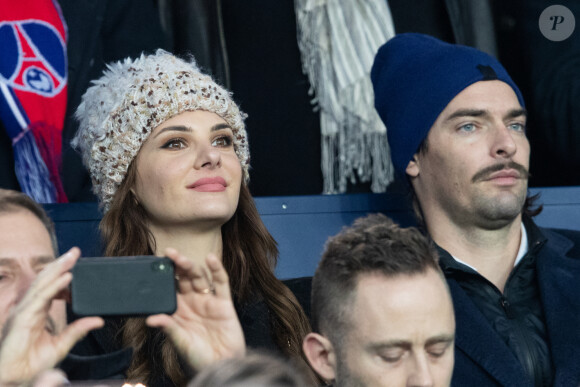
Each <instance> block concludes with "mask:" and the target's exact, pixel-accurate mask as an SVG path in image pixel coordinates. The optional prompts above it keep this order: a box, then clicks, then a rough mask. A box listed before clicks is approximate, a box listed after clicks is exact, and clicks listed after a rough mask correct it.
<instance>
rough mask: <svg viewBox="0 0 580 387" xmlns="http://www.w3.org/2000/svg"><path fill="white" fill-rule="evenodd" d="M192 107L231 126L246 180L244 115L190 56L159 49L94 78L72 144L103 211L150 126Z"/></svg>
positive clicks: (236, 150) (129, 60)
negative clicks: (89, 176) (189, 60)
mask: <svg viewBox="0 0 580 387" xmlns="http://www.w3.org/2000/svg"><path fill="white" fill-rule="evenodd" d="M195 110H205V111H208V112H213V113H216V114H217V115H219V116H220V117H221V118H223V119H224V120H225V121H226V122H227V123H228V125H230V127H231V129H232V131H233V134H234V149H235V152H236V155H237V156H238V159H239V160H240V163H241V165H242V170H243V174H244V180H245V181H246V182H248V180H249V173H248V169H249V163H250V152H249V146H248V141H247V134H246V129H245V126H244V119H245V114H244V113H242V112H240V110H239V109H238V106H237V105H236V104H235V102H234V101H233V100H232V98H231V95H230V93H229V92H228V91H226V90H225V89H224V88H223V87H221V86H219V85H218V84H217V83H215V82H214V81H213V79H212V78H211V77H210V76H208V75H205V74H202V73H201V72H200V70H199V68H198V67H197V65H196V63H195V61H194V60H192V61H191V62H186V61H184V60H181V59H179V58H176V57H175V56H173V55H171V54H169V53H167V52H165V51H163V50H158V51H157V52H156V53H155V54H154V55H144V54H143V55H141V57H140V58H137V59H135V60H131V59H130V58H127V59H125V60H123V61H120V62H117V63H113V64H110V65H108V66H107V70H105V72H104V74H103V76H102V77H101V78H99V79H98V80H96V81H93V85H92V86H91V87H90V88H89V89H88V90H87V92H86V93H85V94H84V95H83V97H82V103H81V104H80V106H79V108H78V109H77V111H76V114H75V116H76V118H77V119H78V120H79V123H80V126H79V129H78V132H77V134H76V135H75V138H74V139H73V141H72V146H73V147H74V148H77V149H79V150H80V151H81V153H82V157H83V163H84V164H85V166H86V167H87V169H88V170H89V173H90V175H91V178H92V181H93V192H94V193H95V194H96V195H97V197H98V198H99V201H100V205H101V207H102V209H103V211H104V212H106V211H108V209H109V206H110V204H111V201H112V199H113V196H114V195H115V192H116V191H117V189H118V188H119V185H120V184H121V182H122V181H123V179H124V178H125V175H126V173H127V169H128V168H129V165H130V164H131V161H133V159H134V158H135V156H136V155H137V153H138V152H139V149H141V146H142V145H143V143H144V142H145V140H147V138H148V137H149V135H150V134H151V131H152V130H153V128H155V127H156V126H158V125H160V124H161V123H163V122H164V121H166V120H168V119H169V118H171V117H173V116H176V115H178V114H180V113H183V112H186V111H195Z"/></svg>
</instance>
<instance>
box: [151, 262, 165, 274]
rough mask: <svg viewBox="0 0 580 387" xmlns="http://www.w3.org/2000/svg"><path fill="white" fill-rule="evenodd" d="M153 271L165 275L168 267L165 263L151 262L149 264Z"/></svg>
mask: <svg viewBox="0 0 580 387" xmlns="http://www.w3.org/2000/svg"><path fill="white" fill-rule="evenodd" d="M151 266H152V268H153V271H159V272H162V273H165V272H167V271H168V270H169V265H168V264H167V263H165V262H153V263H152V264H151Z"/></svg>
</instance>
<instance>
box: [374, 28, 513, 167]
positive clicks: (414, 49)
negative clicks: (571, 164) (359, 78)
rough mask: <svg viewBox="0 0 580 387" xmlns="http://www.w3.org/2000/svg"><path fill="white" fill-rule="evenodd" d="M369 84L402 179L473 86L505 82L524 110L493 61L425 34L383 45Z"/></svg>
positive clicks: (504, 72)
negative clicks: (430, 136) (446, 115)
mask: <svg viewBox="0 0 580 387" xmlns="http://www.w3.org/2000/svg"><path fill="white" fill-rule="evenodd" d="M371 80H372V82H373V88H374V91H375V108H376V109H377V111H378V113H379V116H380V117H381V119H382V120H383V122H384V123H385V126H386V127H387V137H388V141H389V146H390V149H391V158H392V161H393V165H394V167H395V171H397V173H398V174H400V176H406V173H405V170H406V169H407V166H408V165H409V161H411V159H412V158H413V155H414V154H415V153H417V151H418V149H419V145H421V142H422V141H423V140H424V139H425V138H426V137H427V134H428V133H429V130H430V129H431V127H432V126H433V124H434V123H435V121H436V120H437V117H438V116H439V114H441V112H442V111H443V110H444V109H445V107H446V106H447V105H448V104H449V102H451V100H452V99H453V98H455V96H456V95H457V94H459V93H460V92H461V91H462V90H464V89H465V88H466V87H468V86H470V85H471V84H473V83H476V82H479V81H485V80H500V81H503V82H505V83H507V84H508V85H509V86H511V88H512V89H513V90H514V92H515V93H516V96H517V98H518V101H519V102H520V104H521V106H522V107H524V100H523V98H522V94H521V93H520V90H519V89H518V87H517V86H516V85H515V83H514V82H513V81H512V79H511V78H510V76H509V75H508V73H507V71H506V70H505V69H504V68H503V66H502V65H501V64H500V63H499V62H498V61H497V60H496V59H495V58H493V57H492V56H490V55H488V54H486V53H484V52H481V51H479V50H476V49H475V48H472V47H467V46H461V45H456V44H449V43H445V42H442V41H441V40H438V39H435V38H433V37H431V36H428V35H423V34H417V33H405V34H400V35H397V36H395V37H394V38H392V39H391V40H389V41H388V42H387V43H385V44H384V45H383V46H381V48H379V51H378V52H377V55H376V56H375V61H374V64H373V67H372V70H371Z"/></svg>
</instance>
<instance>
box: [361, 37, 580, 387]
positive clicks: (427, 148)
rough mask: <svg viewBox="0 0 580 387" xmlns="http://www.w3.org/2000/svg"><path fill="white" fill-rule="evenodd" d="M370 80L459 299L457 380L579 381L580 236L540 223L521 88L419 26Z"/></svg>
mask: <svg viewBox="0 0 580 387" xmlns="http://www.w3.org/2000/svg"><path fill="white" fill-rule="evenodd" d="M371 79H372V82H373V86H374V90H375V107H376V109H377V111H378V113H379V115H380V116H381V118H382V120H383V121H384V123H385V125H386V127H387V133H388V139H389V146H390V148H391V154H392V161H393V165H394V166H395V169H396V171H397V173H398V174H399V175H400V176H401V177H403V180H404V181H406V182H407V183H408V185H409V187H410V189H411V190H412V191H413V193H414V197H415V208H416V211H417V215H418V217H419V219H420V221H421V222H422V223H423V226H424V227H425V228H426V230H427V231H428V233H429V234H430V236H431V238H432V239H433V240H434V241H435V243H436V244H437V246H438V249H439V255H440V265H441V267H442V269H443V272H444V273H445V276H446V278H447V280H448V283H449V287H450V290H451V294H452V297H453V303H454V307H455V313H456V324H457V331H456V340H455V369H454V373H453V379H452V385H457V386H498V385H502V386H548V385H553V386H579V385H580V280H579V279H580V233H579V232H576V231H569V230H553V229H544V228H540V227H538V226H537V225H536V224H535V223H534V222H533V220H532V219H531V216H533V215H535V214H537V212H539V211H535V213H534V211H532V209H531V205H532V200H531V199H533V198H528V197H527V185H528V167H529V158H530V146H529V142H528V139H527V137H526V132H525V128H526V110H525V105H524V101H523V98H522V95H521V93H520V91H519V89H518V87H517V86H516V85H515V84H514V82H513V81H512V79H511V78H510V76H509V75H508V74H507V72H506V70H505V69H504V68H503V66H502V65H501V64H500V63H499V62H498V61H497V60H496V59H495V58H493V57H491V56H489V55H487V54H485V53H483V52H481V51H478V50H476V49H474V48H470V47H465V46H460V45H453V44H447V43H444V42H442V41H440V40H437V39H435V38H432V37H429V36H426V35H421V34H414V33H413V34H401V35H398V36H396V37H394V38H393V39H391V40H390V41H389V42H387V43H386V44H385V45H383V46H382V47H381V48H380V49H379V51H378V53H377V55H376V58H375V62H374V65H373V68H372V71H371ZM434 361H435V360H434Z"/></svg>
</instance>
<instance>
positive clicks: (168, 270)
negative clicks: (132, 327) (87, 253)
mask: <svg viewBox="0 0 580 387" xmlns="http://www.w3.org/2000/svg"><path fill="white" fill-rule="evenodd" d="M72 274H73V279H72V283H71V299H72V311H73V313H75V314H76V315H79V316H148V315H153V314H159V313H166V314H173V313H174V312H175V310H176V309H177V299H176V288H175V269H174V264H173V262H172V261H171V260H170V259H169V258H159V257H155V256H135V257H89V258H80V259H79V260H78V262H77V263H76V265H75V266H74V267H73V269H72Z"/></svg>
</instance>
